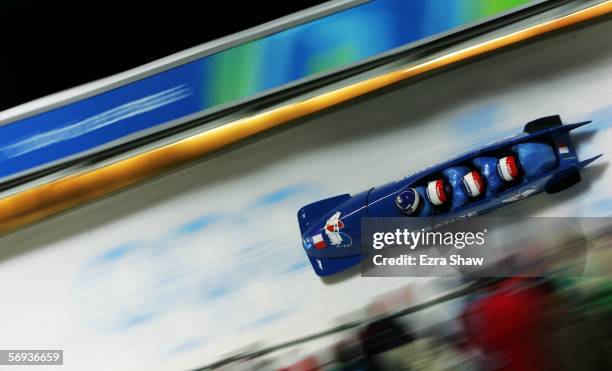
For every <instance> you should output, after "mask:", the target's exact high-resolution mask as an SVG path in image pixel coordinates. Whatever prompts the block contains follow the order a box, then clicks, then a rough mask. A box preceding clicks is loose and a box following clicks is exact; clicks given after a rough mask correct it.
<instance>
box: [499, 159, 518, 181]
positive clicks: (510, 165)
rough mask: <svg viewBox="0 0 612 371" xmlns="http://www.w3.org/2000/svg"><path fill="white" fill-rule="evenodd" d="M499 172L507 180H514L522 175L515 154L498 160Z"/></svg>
mask: <svg viewBox="0 0 612 371" xmlns="http://www.w3.org/2000/svg"><path fill="white" fill-rule="evenodd" d="M497 174H498V175H499V176H500V177H501V178H502V179H503V180H505V181H506V182H513V181H514V180H516V179H518V178H519V176H520V172H519V166H518V162H517V161H516V157H514V156H506V157H502V158H500V159H499V161H498V162H497Z"/></svg>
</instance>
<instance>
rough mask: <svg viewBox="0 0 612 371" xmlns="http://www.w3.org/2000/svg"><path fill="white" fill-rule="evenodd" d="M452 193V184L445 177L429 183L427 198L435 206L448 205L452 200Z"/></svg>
mask: <svg viewBox="0 0 612 371" xmlns="http://www.w3.org/2000/svg"><path fill="white" fill-rule="evenodd" d="M452 194H453V190H452V188H451V185H450V184H448V182H446V181H444V180H443V179H436V180H432V181H430V182H429V183H427V199H429V201H430V202H431V203H432V204H433V205H434V206H442V205H446V204H447V203H449V202H450V199H451V197H452Z"/></svg>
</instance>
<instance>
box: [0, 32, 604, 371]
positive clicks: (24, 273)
mask: <svg viewBox="0 0 612 371" xmlns="http://www.w3.org/2000/svg"><path fill="white" fill-rule="evenodd" d="M611 34H612V21H610V20H608V21H606V22H604V23H598V24H595V25H592V26H589V27H586V28H582V29H580V30H575V31H573V32H570V33H566V34H562V35H557V36H555V37H552V38H549V39H545V40H539V41H537V42H534V43H531V44H529V45H526V46H523V47H520V48H516V49H513V50H511V51H507V52H504V53H501V54H498V55H495V56H492V57H488V58H485V59H482V60H480V61H478V62H475V63H471V64H469V65H465V66H461V67H458V68H455V69H452V70H449V71H446V72H444V73H441V74H438V75H436V76H433V77H430V78H428V79H426V80H423V81H420V82H417V83H412V84H408V85H403V86H401V87H398V88H397V89H393V90H391V91H389V92H387V93H385V94H378V95H375V96H373V97H370V98H368V99H360V100H357V101H355V102H353V103H352V104H351V105H347V106H343V107H341V108H339V109H335V110H332V111H328V112H326V113H324V114H321V115H316V116H313V117H311V118H308V119H306V120H302V121H300V122H299V123H296V124H291V125H290V126H289V127H288V128H286V129H284V130H280V131H277V132H276V133H274V134H273V135H266V136H264V137H262V138H260V139H258V140H255V141H251V142H249V143H248V144H245V145H242V146H240V147H238V148H235V149H233V150H229V151H224V152H223V153H220V154H218V155H216V156H213V157H212V158H209V159H207V160H205V161H202V162H200V163H198V164H195V165H193V166H191V167H188V168H185V169H183V170H180V171H177V172H175V173H173V174H170V175H168V176H165V177H162V178H159V179H156V180H154V181H151V182H148V183H146V184H144V185H140V186H138V187H135V188H132V189H130V190H127V191H125V192H122V193H120V194H117V195H115V196H112V197H109V198H107V199H104V200H102V201H99V202H96V203H93V204H90V205H88V206H85V207H81V208H79V209H77V210H74V211H71V212H68V213H65V214H63V215H61V216H59V217H56V218H54V219H52V220H49V221H46V222H44V223H41V224H38V225H35V226H32V227H29V228H26V229H24V230H21V231H19V232H17V233H14V234H12V235H9V236H6V237H3V238H2V239H0V251H4V252H5V253H6V254H10V255H12V256H11V257H10V258H8V257H6V258H5V259H3V260H2V261H1V262H0V292H2V293H3V297H4V300H2V302H1V304H0V321H1V323H0V328H1V329H2V336H0V349H64V350H65V353H64V354H65V366H64V367H63V369H65V370H83V369H88V370H108V369H113V370H134V369H149V370H168V369H187V368H193V367H197V366H199V365H202V364H205V363H208V362H211V361H214V360H216V359H218V358H219V357H221V356H223V355H225V354H227V353H228V352H231V351H232V350H236V349H239V348H241V347H243V346H248V345H250V344H253V343H254V342H257V341H261V342H262V343H264V344H271V343H277V342H280V341H283V340H287V339H291V338H294V337H296V336H298V335H304V334H308V333H312V332H315V331H318V330H323V329H325V328H327V327H329V326H330V325H335V324H338V321H339V318H340V317H341V316H343V315H345V314H346V313H350V312H352V311H355V310H356V309H358V308H362V307H363V306H364V305H366V304H367V302H369V301H370V300H371V299H372V298H374V297H376V296H379V295H381V294H384V293H385V292H388V291H390V290H393V289H396V288H398V287H400V286H403V285H406V284H407V283H409V282H414V283H415V284H425V282H424V281H426V280H416V279H415V280H412V281H411V280H410V279H405V278H404V279H401V278H397V279H395V278H383V279H373V278H368V279H365V278H360V277H359V276H354V277H351V278H349V279H345V280H342V281H338V282H334V283H329V282H324V281H322V280H321V279H319V278H318V277H317V276H315V275H314V274H313V272H312V271H311V268H310V266H309V264H308V261H307V259H306V256H305V254H304V252H303V251H302V249H301V245H300V236H299V231H298V225H297V222H296V211H297V210H298V208H299V207H301V206H302V205H304V204H306V203H309V202H312V201H315V200H318V199H321V198H324V197H328V196H332V195H336V194H340V193H344V192H350V193H354V192H359V191H361V190H364V189H366V188H368V187H370V186H374V185H377V184H382V183H384V182H386V181H389V180H392V179H395V178H399V177H402V176H404V175H406V174H409V173H411V172H413V171H416V170H419V169H422V168H424V167H426V166H428V165H432V164H434V163H436V162H438V161H442V160H445V159H447V158H448V157H450V156H454V155H457V154H459V153H462V152H465V151H466V150H468V149H470V148H473V147H477V146H480V145H483V144H486V143H490V142H491V141H494V140H496V139H500V138H503V137H506V136H508V135H512V134H515V133H517V132H519V131H520V130H521V129H522V126H523V124H524V123H525V122H527V121H529V120H532V119H534V118H538V117H541V116H546V115H550V114H560V115H561V117H562V118H563V120H564V121H565V122H568V123H569V122H577V121H583V120H593V121H594V122H593V124H591V125H589V126H588V127H586V128H584V129H582V130H581V131H580V132H579V133H577V134H575V135H574V137H573V138H574V141H575V142H576V144H577V147H578V150H579V156H581V157H582V158H586V157H587V156H589V155H594V154H597V153H604V154H605V156H604V158H603V159H602V160H600V161H598V163H597V164H595V165H593V166H590V167H588V168H587V169H585V171H584V173H583V182H581V183H580V184H578V185H577V186H574V187H572V188H571V189H569V190H567V191H564V192H562V193H560V194H556V195H546V194H542V195H539V196H536V197H535V198H533V199H530V200H527V201H525V202H520V203H518V204H514V205H511V206H508V207H505V208H504V209H502V210H500V212H497V213H495V214H494V215H549V216H610V215H611V214H612V211H611V210H612V192H611V191H610V189H612V173H611V171H610V169H609V168H608V166H609V159H610V156H612V153H610V149H611V146H610V143H612V48H609V47H607V46H608V44H609V35H611ZM14 251H22V253H20V254H12V252H14ZM424 299H425V297H420V298H416V300H424ZM304 351H307V350H304ZM92 360H96V361H95V362H92ZM23 369H24V370H25V369H27V368H23Z"/></svg>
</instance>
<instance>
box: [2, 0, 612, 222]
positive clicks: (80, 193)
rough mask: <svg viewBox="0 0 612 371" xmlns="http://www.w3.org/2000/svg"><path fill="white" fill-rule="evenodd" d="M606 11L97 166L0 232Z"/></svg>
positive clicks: (17, 203) (16, 208)
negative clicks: (261, 134)
mask: <svg viewBox="0 0 612 371" xmlns="http://www.w3.org/2000/svg"><path fill="white" fill-rule="evenodd" d="M611 12H612V0H608V1H605V2H603V3H600V4H597V5H594V6H592V7H589V8H586V9H583V10H580V11H578V12H575V13H572V14H570V15H567V16H563V17H561V18H557V19H553V20H550V21H546V22H543V23H540V24H537V25H534V26H530V27H527V28H525V29H522V30H519V31H516V32H513V33H511V34H508V35H504V36H500V37H498V38H495V39H492V40H489V41H486V42H482V43H480V44H477V45H474V46H471V47H468V48H465V49H462V50H459V51H456V52H453V53H449V54H446V55H443V56H441V57H438V58H435V59H432V60H430V61H427V62H424V63H421V64H418V65H415V66H412V67H407V68H403V69H400V70H397V71H393V72H389V73H385V74H383V75H380V76H376V77H373V78H370V79H368V80H365V81H362V82H358V83H355V84H352V85H349V86H346V87H343V88H340V89H337V90H334V91H331V92H328V93H325V94H321V95H318V96H316V97H312V98H308V99H305V100H303V101H299V102H295V103H291V104H287V105H285V106H282V107H279V108H275V109H271V110H269V111H266V112H263V113H260V114H257V115H254V116H251V117H246V118H243V119H240V120H237V121H234V122H231V123H229V124H226V125H223V126H220V127H217V128H214V129H211V130H208V131H205V132H202V133H199V134H196V135H193V136H191V137H189V138H185V139H182V140H179V141H177V142H174V143H171V144H167V145H165V146H162V147H159V148H156V149H153V150H151V151H148V152H146V153H142V154H138V155H135V156H133V157H130V158H127V159H124V160H121V161H117V162H115V163H113V164H110V165H108V166H105V167H103V168H99V169H95V170H91V171H87V172H83V173H78V174H74V175H70V176H67V177H65V178H62V179H59V180H55V181H51V182H49V183H46V184H43V185H39V186H36V187H33V188H30V189H27V190H24V191H22V192H20V193H17V194H14V195H11V196H8V197H5V198H3V199H0V233H7V232H10V231H13V230H15V229H17V228H20V227H22V226H25V225H27V224H29V223H32V222H35V221H38V220H41V219H43V218H46V217H48V216H51V215H53V214H56V213H58V212H61V211H63V210H66V209H68V208H71V207H74V206H77V205H80V204H82V203H85V202H90V201H93V200H95V199H97V198H100V197H102V196H105V195H108V194H110V193H112V192H115V191H118V190H120V189H123V188H125V187H128V186H131V185H134V184H136V183H138V182H141V181H143V180H146V179H149V178H151V177H153V176H156V175H159V174H163V173H164V172H166V171H167V170H170V169H172V168H175V167H177V166H180V165H183V164H186V163H188V162H189V161H192V160H195V159H197V158H199V157H201V156H203V155H205V154H207V153H210V152H211V151H214V150H217V149H220V148H222V147H225V146H227V145H229V144H232V143H235V142H237V141H239V140H241V139H244V138H247V137H249V136H251V135H254V134H257V133H260V132H263V131H265V130H267V129H270V128H273V127H275V126H279V125H281V124H284V123H287V122H289V121H291V120H293V119H296V118H299V117H303V116H305V115H308V114H311V113H314V112H317V111H320V110H323V109H325V108H328V107H331V106H334V105H336V104H339V103H342V102H345V101H347V100H349V99H352V98H355V97H358V96H361V95H364V94H367V93H370V92H372V91H375V90H377V89H380V88H383V87H386V86H389V85H391V84H394V83H397V82H399V81H402V80H406V79H408V78H411V77H414V76H417V75H421V74H423V73H426V72H429V71H433V70H436V69H439V68H442V67H445V66H449V65H451V64H454V63H457V62H460V61H465V60H468V59H470V58H473V57H476V56H480V55H484V54H486V53H489V52H491V51H494V50H498V49H500V48H504V47H507V46H509V45H513V44H516V43H519V42H522V41H525V40H528V39H531V38H533V37H536V36H539V35H543V34H546V33H548V32H551V31H555V30H559V29H562V28H564V27H568V26H571V25H575V24H578V23H580V22H584V21H587V20H590V19H593V18H596V17H600V16H602V15H605V14H609V13H611Z"/></svg>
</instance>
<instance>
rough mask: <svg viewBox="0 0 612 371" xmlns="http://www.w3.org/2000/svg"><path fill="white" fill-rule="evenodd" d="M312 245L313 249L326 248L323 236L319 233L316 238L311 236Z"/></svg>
mask: <svg viewBox="0 0 612 371" xmlns="http://www.w3.org/2000/svg"><path fill="white" fill-rule="evenodd" d="M312 243H313V244H314V247H315V249H317V250H321V249H324V248H326V247H327V244H326V243H325V240H323V235H322V234H321V233H319V234H318V235H316V236H312Z"/></svg>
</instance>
